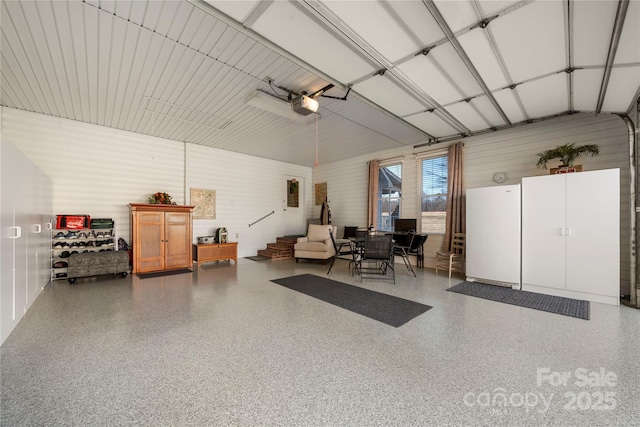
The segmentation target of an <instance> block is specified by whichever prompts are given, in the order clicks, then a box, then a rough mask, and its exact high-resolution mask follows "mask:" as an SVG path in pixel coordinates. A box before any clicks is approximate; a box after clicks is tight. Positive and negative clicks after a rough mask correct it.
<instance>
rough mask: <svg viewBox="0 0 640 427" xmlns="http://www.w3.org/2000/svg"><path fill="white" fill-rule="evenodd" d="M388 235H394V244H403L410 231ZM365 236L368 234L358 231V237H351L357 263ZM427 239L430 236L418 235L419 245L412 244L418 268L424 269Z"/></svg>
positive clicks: (416, 236) (390, 232)
mask: <svg viewBox="0 0 640 427" xmlns="http://www.w3.org/2000/svg"><path fill="white" fill-rule="evenodd" d="M378 232H380V231H378ZM388 233H389V234H392V235H393V240H394V242H403V241H405V240H406V237H407V236H408V235H409V234H410V233H409V232H408V231H389V232H388ZM365 234H366V232H362V231H361V230H358V235H357V236H355V237H349V240H350V241H351V242H352V244H353V254H354V260H353V262H356V259H355V257H356V254H358V253H359V252H360V251H362V248H363V247H364V238H365ZM427 237H429V235H428V234H425V233H416V235H415V237H414V240H416V239H418V242H417V243H416V242H413V243H412V244H411V247H412V248H415V250H416V264H417V267H418V268H424V242H426V241H427Z"/></svg>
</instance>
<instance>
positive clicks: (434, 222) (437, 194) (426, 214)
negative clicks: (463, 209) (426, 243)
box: [420, 155, 448, 234]
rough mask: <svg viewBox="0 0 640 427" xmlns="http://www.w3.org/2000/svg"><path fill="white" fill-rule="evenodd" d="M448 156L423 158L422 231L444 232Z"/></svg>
mask: <svg viewBox="0 0 640 427" xmlns="http://www.w3.org/2000/svg"><path fill="white" fill-rule="evenodd" d="M447 167H448V162H447V156H446V155H445V156H441V157H431V158H428V159H423V160H422V168H421V170H422V180H421V181H422V192H421V196H420V205H421V212H422V215H421V221H420V224H421V231H422V232H423V233H427V234H444V232H445V227H446V221H447Z"/></svg>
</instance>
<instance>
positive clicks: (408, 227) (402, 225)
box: [393, 218, 418, 231]
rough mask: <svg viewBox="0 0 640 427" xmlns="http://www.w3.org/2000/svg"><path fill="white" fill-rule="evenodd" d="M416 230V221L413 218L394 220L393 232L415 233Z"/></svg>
mask: <svg viewBox="0 0 640 427" xmlns="http://www.w3.org/2000/svg"><path fill="white" fill-rule="evenodd" d="M417 228H418V220H417V219H415V218H396V219H395V221H393V230H394V231H416V230H417Z"/></svg>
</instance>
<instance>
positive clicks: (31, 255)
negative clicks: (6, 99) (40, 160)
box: [0, 140, 53, 344]
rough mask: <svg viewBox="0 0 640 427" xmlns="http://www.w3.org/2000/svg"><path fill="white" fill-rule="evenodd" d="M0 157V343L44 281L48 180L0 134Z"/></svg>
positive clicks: (48, 233)
mask: <svg viewBox="0 0 640 427" xmlns="http://www.w3.org/2000/svg"><path fill="white" fill-rule="evenodd" d="M0 163H1V168H2V169H1V174H0V187H1V189H2V192H1V193H0V226H1V229H2V239H1V244H0V263H1V264H0V266H1V269H0V325H1V326H0V344H1V343H3V342H4V340H5V339H6V338H7V337H8V336H9V334H10V333H11V331H12V330H13V328H15V326H16V325H17V324H18V322H19V321H20V319H21V318H22V316H24V314H25V313H26V312H27V310H28V309H29V307H31V304H33V302H34V301H35V300H36V298H37V297H38V295H40V292H41V291H42V289H43V288H44V287H45V286H46V284H47V283H48V282H49V278H50V263H51V231H50V221H51V217H52V215H51V212H52V196H51V195H52V191H53V185H52V182H51V179H50V178H49V177H48V176H47V175H46V174H45V173H44V172H42V170H40V169H39V168H38V167H37V166H36V165H35V164H34V163H33V162H31V160H29V159H28V158H27V157H26V156H25V155H24V154H22V152H21V151H20V150H18V149H17V148H16V147H15V146H14V145H13V144H11V143H9V142H7V141H6V140H3V141H2V146H1V150H0Z"/></svg>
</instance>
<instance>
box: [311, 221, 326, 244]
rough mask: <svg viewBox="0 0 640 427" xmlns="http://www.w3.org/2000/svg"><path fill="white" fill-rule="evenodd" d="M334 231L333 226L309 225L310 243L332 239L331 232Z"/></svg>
mask: <svg viewBox="0 0 640 427" xmlns="http://www.w3.org/2000/svg"><path fill="white" fill-rule="evenodd" d="M330 229H332V228H331V225H329V224H326V225H319V224H309V230H308V231H307V239H308V240H309V242H323V241H325V240H327V239H330V238H331V237H330V236H329V230H330Z"/></svg>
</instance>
